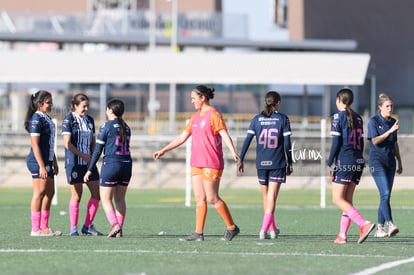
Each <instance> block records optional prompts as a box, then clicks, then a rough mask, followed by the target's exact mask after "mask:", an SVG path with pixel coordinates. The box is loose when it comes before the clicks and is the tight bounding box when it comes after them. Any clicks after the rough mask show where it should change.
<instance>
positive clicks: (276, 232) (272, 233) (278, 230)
mask: <svg viewBox="0 0 414 275" xmlns="http://www.w3.org/2000/svg"><path fill="white" fill-rule="evenodd" d="M279 234H280V229H279V228H276V230H275V231H273V230H271V231H270V238H271V239H276V238H277V237H279Z"/></svg>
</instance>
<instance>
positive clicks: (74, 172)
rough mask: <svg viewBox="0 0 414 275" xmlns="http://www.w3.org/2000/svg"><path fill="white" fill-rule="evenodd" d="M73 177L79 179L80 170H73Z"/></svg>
mask: <svg viewBox="0 0 414 275" xmlns="http://www.w3.org/2000/svg"><path fill="white" fill-rule="evenodd" d="M72 178H74V179H77V178H78V172H76V171H73V172H72Z"/></svg>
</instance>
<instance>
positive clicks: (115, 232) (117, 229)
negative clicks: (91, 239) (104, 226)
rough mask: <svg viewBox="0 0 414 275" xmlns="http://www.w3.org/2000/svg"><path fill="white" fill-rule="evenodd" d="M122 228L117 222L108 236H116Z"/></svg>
mask: <svg viewBox="0 0 414 275" xmlns="http://www.w3.org/2000/svg"><path fill="white" fill-rule="evenodd" d="M121 230H122V229H121V226H120V225H119V224H115V225H114V226H112V230H111V232H109V234H108V238H116V236H117V235H118V234H120V232H121ZM95 236H98V235H95Z"/></svg>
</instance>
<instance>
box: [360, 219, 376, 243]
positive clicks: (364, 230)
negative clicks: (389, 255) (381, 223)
mask: <svg viewBox="0 0 414 275" xmlns="http://www.w3.org/2000/svg"><path fill="white" fill-rule="evenodd" d="M374 228H375V223H372V222H367V223H366V224H365V225H363V226H361V228H360V229H359V239H358V243H359V244H361V243H363V242H364V241H365V240H366V239H367V238H368V235H369V233H371V231H372V230H374Z"/></svg>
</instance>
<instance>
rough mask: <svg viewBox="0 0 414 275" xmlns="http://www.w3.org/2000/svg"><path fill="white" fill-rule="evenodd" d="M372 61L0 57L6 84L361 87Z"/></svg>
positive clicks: (280, 56)
mask: <svg viewBox="0 0 414 275" xmlns="http://www.w3.org/2000/svg"><path fill="white" fill-rule="evenodd" d="M369 61H370V55H369V54H367V53H345V52H339V53H335V52H313V51H312V52H188V53H186V52H182V53H169V52H166V53H162V52H124V51H123V52H79V51H73V52H70V51H52V52H50V51H48V52H27V51H8V50H6V51H0V64H1V66H0V82H4V83H178V84H194V83H210V84H287V85H362V84H363V83H364V81H365V77H366V73H367V68H368V64H369Z"/></svg>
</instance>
